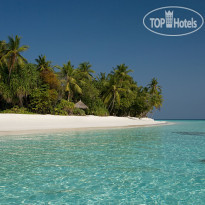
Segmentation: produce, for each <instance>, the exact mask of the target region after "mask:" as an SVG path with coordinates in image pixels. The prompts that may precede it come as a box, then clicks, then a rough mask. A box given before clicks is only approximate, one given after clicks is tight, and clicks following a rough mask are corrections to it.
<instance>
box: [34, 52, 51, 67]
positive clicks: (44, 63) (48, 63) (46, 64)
mask: <svg viewBox="0 0 205 205" xmlns="http://www.w3.org/2000/svg"><path fill="white" fill-rule="evenodd" d="M35 61H36V62H37V66H38V68H37V69H38V70H39V71H44V70H52V67H51V61H47V60H46V56H45V55H44V56H43V55H40V56H38V58H37V59H35Z"/></svg>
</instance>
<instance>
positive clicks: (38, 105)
mask: <svg viewBox="0 0 205 205" xmlns="http://www.w3.org/2000/svg"><path fill="white" fill-rule="evenodd" d="M29 107H30V109H31V110H32V111H33V112H36V113H39V114H50V113H51V111H52V102H51V96H50V94H49V90H48V87H47V86H42V87H40V88H37V89H34V90H33V91H32V93H31V95H30V105H29Z"/></svg>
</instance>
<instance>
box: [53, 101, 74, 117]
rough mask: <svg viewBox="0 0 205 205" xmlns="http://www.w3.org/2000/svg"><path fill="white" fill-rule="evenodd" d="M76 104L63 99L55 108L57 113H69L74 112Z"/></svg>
mask: <svg viewBox="0 0 205 205" xmlns="http://www.w3.org/2000/svg"><path fill="white" fill-rule="evenodd" d="M74 106H75V104H74V103H73V102H69V101H67V100H64V99H62V100H61V101H60V103H59V104H57V106H56V107H55V108H54V111H55V114H56V115H69V114H72V113H73V110H74Z"/></svg>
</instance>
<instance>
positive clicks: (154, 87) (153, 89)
mask: <svg viewBox="0 0 205 205" xmlns="http://www.w3.org/2000/svg"><path fill="white" fill-rule="evenodd" d="M148 88H149V92H150V94H151V95H154V94H160V93H161V86H159V83H158V81H157V79H156V78H152V80H151V82H150V84H148Z"/></svg>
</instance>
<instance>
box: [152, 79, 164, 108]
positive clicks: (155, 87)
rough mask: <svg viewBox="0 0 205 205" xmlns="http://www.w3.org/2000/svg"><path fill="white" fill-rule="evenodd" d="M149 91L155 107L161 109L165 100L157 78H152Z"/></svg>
mask: <svg viewBox="0 0 205 205" xmlns="http://www.w3.org/2000/svg"><path fill="white" fill-rule="evenodd" d="M148 92H149V93H150V95H151V103H152V105H153V107H155V108H156V109H160V107H161V106H162V102H163V99H162V95H161V93H162V90H161V86H160V85H159V83H158V81H157V79H156V78H152V80H151V82H150V84H149V85H148Z"/></svg>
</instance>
